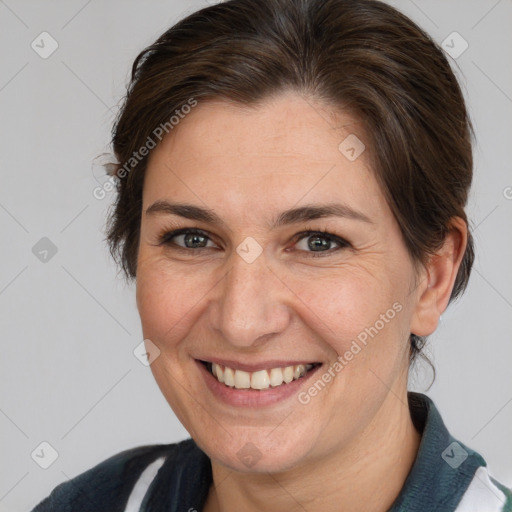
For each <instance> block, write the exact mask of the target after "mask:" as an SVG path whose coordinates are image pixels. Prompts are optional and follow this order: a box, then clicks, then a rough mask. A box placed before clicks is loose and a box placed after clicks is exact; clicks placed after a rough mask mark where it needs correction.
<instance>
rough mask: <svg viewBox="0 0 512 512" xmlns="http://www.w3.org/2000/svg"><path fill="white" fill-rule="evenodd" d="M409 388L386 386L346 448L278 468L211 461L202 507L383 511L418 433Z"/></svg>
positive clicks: (218, 510) (219, 511)
mask: <svg viewBox="0 0 512 512" xmlns="http://www.w3.org/2000/svg"><path fill="white" fill-rule="evenodd" d="M407 403H408V402H407V391H406V390H404V391H403V392H402V394H401V395H397V394H395V393H394V392H393V391H390V393H389V394H388V396H387V398H386V399H385V401H384V403H383V405H382V407H381V409H380V410H379V412H378V414H377V415H376V417H375V418H374V421H373V422H372V424H371V425H370V426H369V427H368V428H367V429H366V430H365V431H364V432H363V433H362V434H361V435H359V436H358V438H357V439H355V440H354V441H353V442H352V443H351V445H350V447H346V448H344V449H343V450H341V451H337V452H333V453H332V454H330V455H329V457H327V458H326V457H324V458H322V459H321V460H318V461H315V462H308V464H307V465H306V466H305V467H302V468H294V469H292V470H289V471H286V472H281V473H274V474H270V473H264V474H261V473H260V474H254V473H238V472H234V471H232V470H230V469H229V468H226V467H225V466H222V465H220V464H218V463H216V462H215V461H212V473H213V485H212V487H211V488H210V492H209V495H208V499H207V502H206V504H205V507H204V510H205V511H206V512H228V511H232V510H242V511H244V512H252V511H260V510H265V511H267V512H278V511H279V512H281V511H282V510H289V511H295V510H296V511H301V512H303V511H304V510H323V511H324V512H331V511H332V512H334V511H336V512H339V511H343V512H360V511H363V510H364V511H365V512H385V511H387V510H389V508H390V507H391V505H392V503H393V501H394V500H395V499H396V497H397V496H398V494H399V493H400V490H401V489H402V487H403V484H404V482H405V479H406V478H407V475H408V474H409V471H410V470H411V467H412V465H413V463H414V460H415V458H416V455H417V452H418V448H419V443H420V440H421V436H420V434H419V433H418V432H417V431H416V429H415V428H414V426H413V423H412V420H411V417H410V413H409V408H408V405H407Z"/></svg>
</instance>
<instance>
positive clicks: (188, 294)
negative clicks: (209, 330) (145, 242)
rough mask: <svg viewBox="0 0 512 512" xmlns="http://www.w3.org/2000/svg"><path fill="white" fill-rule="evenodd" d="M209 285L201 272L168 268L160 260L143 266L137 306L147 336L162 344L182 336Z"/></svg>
mask: <svg viewBox="0 0 512 512" xmlns="http://www.w3.org/2000/svg"><path fill="white" fill-rule="evenodd" d="M208 288H209V286H207V283H205V282H204V279H201V278H200V277H199V276H197V275H196V276H193V275H189V276H187V275H184V274H183V273H180V272H176V271H172V272H171V271H170V270H169V269H167V270H165V269H163V268H162V266H161V265H159V264H158V262H157V261H153V262H151V261H147V262H146V263H145V264H144V265H142V266H140V267H139V268H138V269H137V307H138V310H139V314H140V318H141V322H142V329H143V333H144V337H146V338H149V339H153V338H154V339H155V341H156V342H157V344H159V345H161V344H162V343H164V342H165V344H166V346H169V344H173V341H172V340H180V339H183V338H184V337H185V335H186V332H187V331H188V330H189V327H190V324H191V322H193V321H194V318H195V316H197V312H198V311H199V309H200V308H201V297H202V296H203V295H204V293H205V290H207V289H208ZM177 342H178V341H177ZM177 342H176V343H177ZM160 348H161V350H162V349H163V347H160Z"/></svg>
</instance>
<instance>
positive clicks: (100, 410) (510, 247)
mask: <svg viewBox="0 0 512 512" xmlns="http://www.w3.org/2000/svg"><path fill="white" fill-rule="evenodd" d="M390 3H392V5H394V6H396V7H398V8H400V9H401V10H402V11H404V12H405V13H406V14H408V15H409V16H410V17H412V19H414V20H415V21H416V22H417V23H419V24H420V25H421V26H422V27H423V28H425V29H426V30H427V31H428V32H429V33H430V34H431V35H432V36H433V37H434V39H435V40H436V41H438V42H440V43H441V42H442V41H443V40H445V38H446V37H447V36H448V35H449V34H451V33H452V32H453V31H457V32H458V33H460V34H461V35H462V37H463V38H464V39H465V40H466V41H467V42H468V44H469V47H468V49H467V50H466V51H465V52H464V53H463V54H462V55H460V56H459V57H458V58H457V59H456V61H455V60H453V59H451V62H452V64H454V68H455V69H456V72H457V73H458V75H459V76H460V78H461V80H462V83H463V87H464V90H465V94H466V96H467V99H468V103H469V108H470V112H471V115H472V118H473V120H474V123H475V127H476V133H477V140H478V142H477V144H476V145H475V163H476V167H475V180H474V189H473V193H472V196H471V201H470V205H469V208H468V212H469V215H470V218H471V220H472V224H473V228H474V235H475V239H476V245H477V260H476V264H475V267H474V273H473V275H472V278H471V281H470V286H469V289H468V290H467V293H466V294H465V296H464V298H463V299H462V300H460V301H459V302H458V303H456V304H452V305H451V306H450V307H449V309H448V310H447V312H446V313H445V314H444V315H443V318H442V322H441V325H440V327H439V329H438V331H437V332H436V334H435V335H434V336H432V337H431V343H430V348H429V350H430V352H431V357H432V359H433V361H434V364H435V366H436V368H437V379H436V381H435V384H434V385H433V386H432V388H430V390H429V391H428V392H427V393H428V395H429V396H431V397H432V398H433V399H434V401H435V402H436V404H437V406H438V407H439V409H440V411H441V413H442V414H443V417H444V420H445V422H446V424H447V426H448V427H449V429H450V430H451V432H452V434H453V435H455V436H456V437H457V438H459V439H460V440H461V441H463V442H464V443H466V444H467V445H469V446H470V447H472V448H474V449H476V450H477V451H479V452H480V453H481V454H482V455H483V456H484V458H486V460H487V462H488V465H489V467H490V470H491V474H492V475H494V476H495V477H496V478H497V479H499V480H501V481H502V482H503V483H505V484H507V485H508V486H512V463H511V461H512V436H511V435H510V432H512V428H511V427H512V376H511V375H512V372H511V362H512V339H511V333H512V314H511V313H512V270H511V265H510V262H511V261H512V239H511V230H510V225H511V218H512V200H511V199H510V197H512V189H510V188H507V187H512V174H511V172H510V161H511V156H512V155H511V147H512V144H511V142H512V141H511V133H512V116H511V111H512V66H511V65H510V62H511V60H510V59H511V48H512V31H511V30H510V23H511V21H512V2H511V1H510V0H501V1H494V0H493V1H491V0H478V1H477V0H471V1H469V0H463V1H462V0H459V1H447V0H435V1H434V0H429V1H428V2H427V1H426V0H415V1H412V0H401V1H394V2H390ZM204 5H206V3H205V2H204V1H200V0H194V1H192V0H186V1H185V0H172V1H169V0H168V1H162V0H151V1H146V2H140V1H138V2H136V1H133V0H129V1H128V0H110V1H109V2H105V1H103V2H101V1H100V0H89V1H87V0H67V1H63V0H61V1H55V0H53V1H50V0H47V1H44V2H41V1H36V0H30V1H29V0H17V1H15V0H0V54H1V67H0V119H1V123H0V173H1V184H2V186H1V188H0V229H1V235H2V251H1V256H0V257H1V266H0V319H1V335H2V354H1V357H0V365H1V367H0V379H1V391H2V393H1V398H0V432H1V444H2V446H1V449H2V452H1V460H2V464H1V467H0V510H1V511H9V512H13V511H24V510H29V509H30V508H31V507H32V506H34V505H35V504H36V503H37V502H39V501H40V500H41V499H42V498H43V497H45V496H46V495H48V494H49V492H50V491H51V490H52V489H53V488H54V487H55V486H56V485H57V484H58V483H60V482H63V481H65V480H67V479H69V478H72V477H74V476H75V475H77V474H78V473H80V472H83V471H85V470H86V469H88V468H90V467H92V466H93V465H95V464H97V463H98V462H100V461H102V460H104V459H105V458H107V457H109V456H111V455H112V454H114V453H117V452H119V451H121V450H125V449H127V448H130V447H133V446H139V445H144V444H152V443H170V442H174V441H178V440H180V439H183V438H185V437H188V434H187V432H186V431H185V430H184V429H183V427H182V426H181V425H180V424H179V422H178V421H177V420H176V418H175V417H174V414H173V413H172V411H171V410H170V408H169V406H168V405H167V402H166V401H165V399H164V398H163V397H162V395H161V393H160V391H159V389H158V387H157V386H156V384H155V382H154V380H153V377H152V375H151V372H150V370H149V368H147V367H145V366H144V365H142V364H141V363H140V362H139V360H138V359H136V358H135V357H134V355H133V350H134V348H135V347H136V346H137V345H138V344H139V343H140V342H141V340H142V334H141V329H140V323H139V318H138V314H137V310H136V307H135V298H134V287H130V286H126V285H124V283H123V281H122V280H121V279H120V277H119V276H117V270H116V268H115V267H114V264H113V263H112V262H111V260H110V256H109V254H108V251H107V249H106V246H105V244H104V242H103V237H104V233H103V229H104V224H105V215H106V212H107V208H108V206H109V203H110V201H111V199H112V196H108V197H107V198H106V199H104V200H103V201H99V200H97V199H95V198H94V197H93V195H92V190H93V189H94V187H95V186H97V185H98V182H100V183H101V182H102V180H104V178H103V177H102V176H101V170H99V169H98V168H92V166H91V161H92V160H93V159H94V158H95V157H96V156H97V155H98V154H100V153H102V152H103V151H107V150H108V149H109V148H108V143H109V135H110V128H111V124H112V121H113V119H114V115H115V113H116V111H117V109H116V105H117V104H118V102H119V100H120V98H121V97H122V95H123V93H124V87H125V83H126V80H127V78H128V73H129V70H130V67H131V64H132V61H133V59H134V58H135V56H136V55H137V53H138V52H139V51H140V50H141V49H142V48H143V47H145V46H146V45H148V44H150V43H151V42H153V40H154V39H155V38H156V37H157V36H159V35H160V34H161V33H162V32H163V31H164V30H165V29H167V28H168V27H169V26H170V25H172V24H173V23H174V22H175V21H177V19H178V18H180V17H182V16H183V15H185V14H186V13H188V12H191V11H193V10H196V9H197V8H199V7H201V6H204ZM43 31H47V32H49V33H50V34H51V36H52V37H53V38H54V39H55V40H56V41H57V43H58V45H59V46H58V49H57V50H56V51H55V53H53V54H52V55H51V56H50V57H48V58H47V59H43V58H41V57H40V56H39V55H38V54H37V53H36V52H35V51H34V50H33V49H32V47H31V42H32V41H33V40H36V42H37V41H38V40H39V41H40V39H36V38H37V36H38V35H39V34H40V33H41V32H43ZM458 44H459V43H455V42H454V43H453V44H452V46H453V45H455V48H457V45H458ZM45 46H46V48H48V44H45ZM458 48H460V46H458ZM507 197H508V198H509V199H507ZM43 237H47V238H48V239H50V240H51V242H52V243H53V244H54V245H55V247H56V249H57V252H56V254H54V255H52V253H51V251H50V252H49V253H48V254H47V256H46V259H47V261H46V262H44V261H41V260H40V259H39V258H41V257H43V254H44V253H41V254H39V258H38V257H36V254H37V250H34V251H35V252H36V254H34V252H33V247H34V246H35V245H36V244H37V243H38V241H40V239H41V238H43ZM39 243H40V244H43V246H36V249H37V248H39V251H41V250H43V249H44V248H45V246H44V244H45V243H47V242H39ZM41 247H42V248H41ZM430 377H431V375H430V374H429V372H428V368H427V367H425V366H422V367H420V368H419V370H418V371H417V372H416V373H415V374H414V375H413V376H412V377H411V388H412V389H417V390H420V391H422V390H425V388H426V386H427V385H428V382H429V380H430ZM43 441H47V442H48V443H50V444H51V445H52V446H53V447H54V448H55V450H56V451H57V452H58V458H57V459H56V460H55V462H54V463H53V464H52V465H50V467H49V468H48V469H42V468H41V467H39V465H38V464H36V462H35V461H34V460H33V458H31V453H32V452H33V451H34V450H35V449H36V448H37V447H38V446H39V445H40V443H41V442H43ZM40 450H41V449H39V452H38V451H37V450H36V454H37V453H39V459H38V457H37V455H35V456H34V458H35V459H36V460H38V461H39V462H40V463H41V462H44V460H46V461H48V457H49V456H50V455H49V451H48V449H46V450H45V449H44V448H43V451H42V452H41V451H40Z"/></svg>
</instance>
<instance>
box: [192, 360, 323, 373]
mask: <svg viewBox="0 0 512 512" xmlns="http://www.w3.org/2000/svg"><path fill="white" fill-rule="evenodd" d="M197 360H198V361H202V362H205V363H215V364H219V365H222V366H228V367H229V368H232V369H234V370H242V371H245V372H257V371H259V370H267V369H269V368H285V367H286V366H297V365H299V364H303V365H304V366H305V365H307V364H315V363H319V361H316V360H314V359H300V360H290V359H288V360H283V359H267V360H265V361H260V362H257V363H250V364H248V363H247V361H245V362H241V361H233V360H232V359H220V358H218V357H205V358H202V357H201V358H198V359H197Z"/></svg>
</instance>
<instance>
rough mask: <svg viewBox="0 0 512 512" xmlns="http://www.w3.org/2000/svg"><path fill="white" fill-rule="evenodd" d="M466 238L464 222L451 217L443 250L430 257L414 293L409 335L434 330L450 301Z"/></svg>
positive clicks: (425, 333)
mask: <svg viewBox="0 0 512 512" xmlns="http://www.w3.org/2000/svg"><path fill="white" fill-rule="evenodd" d="M467 238H468V228H467V224H466V222H465V221H464V220H463V219H461V218H460V217H454V218H453V219H452V221H451V223H450V228H449V232H448V234H447V235H446V238H445V240H444V243H443V245H442V247H441V248H440V249H439V250H438V251H437V252H436V253H435V254H433V255H432V256H431V257H430V259H429V261H428V263H427V264H426V266H425V271H426V272H425V274H426V275H425V277H424V279H423V281H422V282H421V283H420V286H419V287H418V290H417V295H416V300H417V302H416V307H415V311H414V314H413V317H412V321H411V333H413V334H416V335H418V336H428V335H429V334H432V333H433V332H434V331H435V330H436V328H437V325H438V323H439V317H440V316H441V314H442V313H443V312H444V310H445V309H446V307H447V306H448V302H449V301H450V296H451V293H452V290H453V286H454V284H455V279H456V277H457V272H458V270H459V267H460V264H461V262H462V258H463V256H464V252H465V250H466V244H467Z"/></svg>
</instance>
